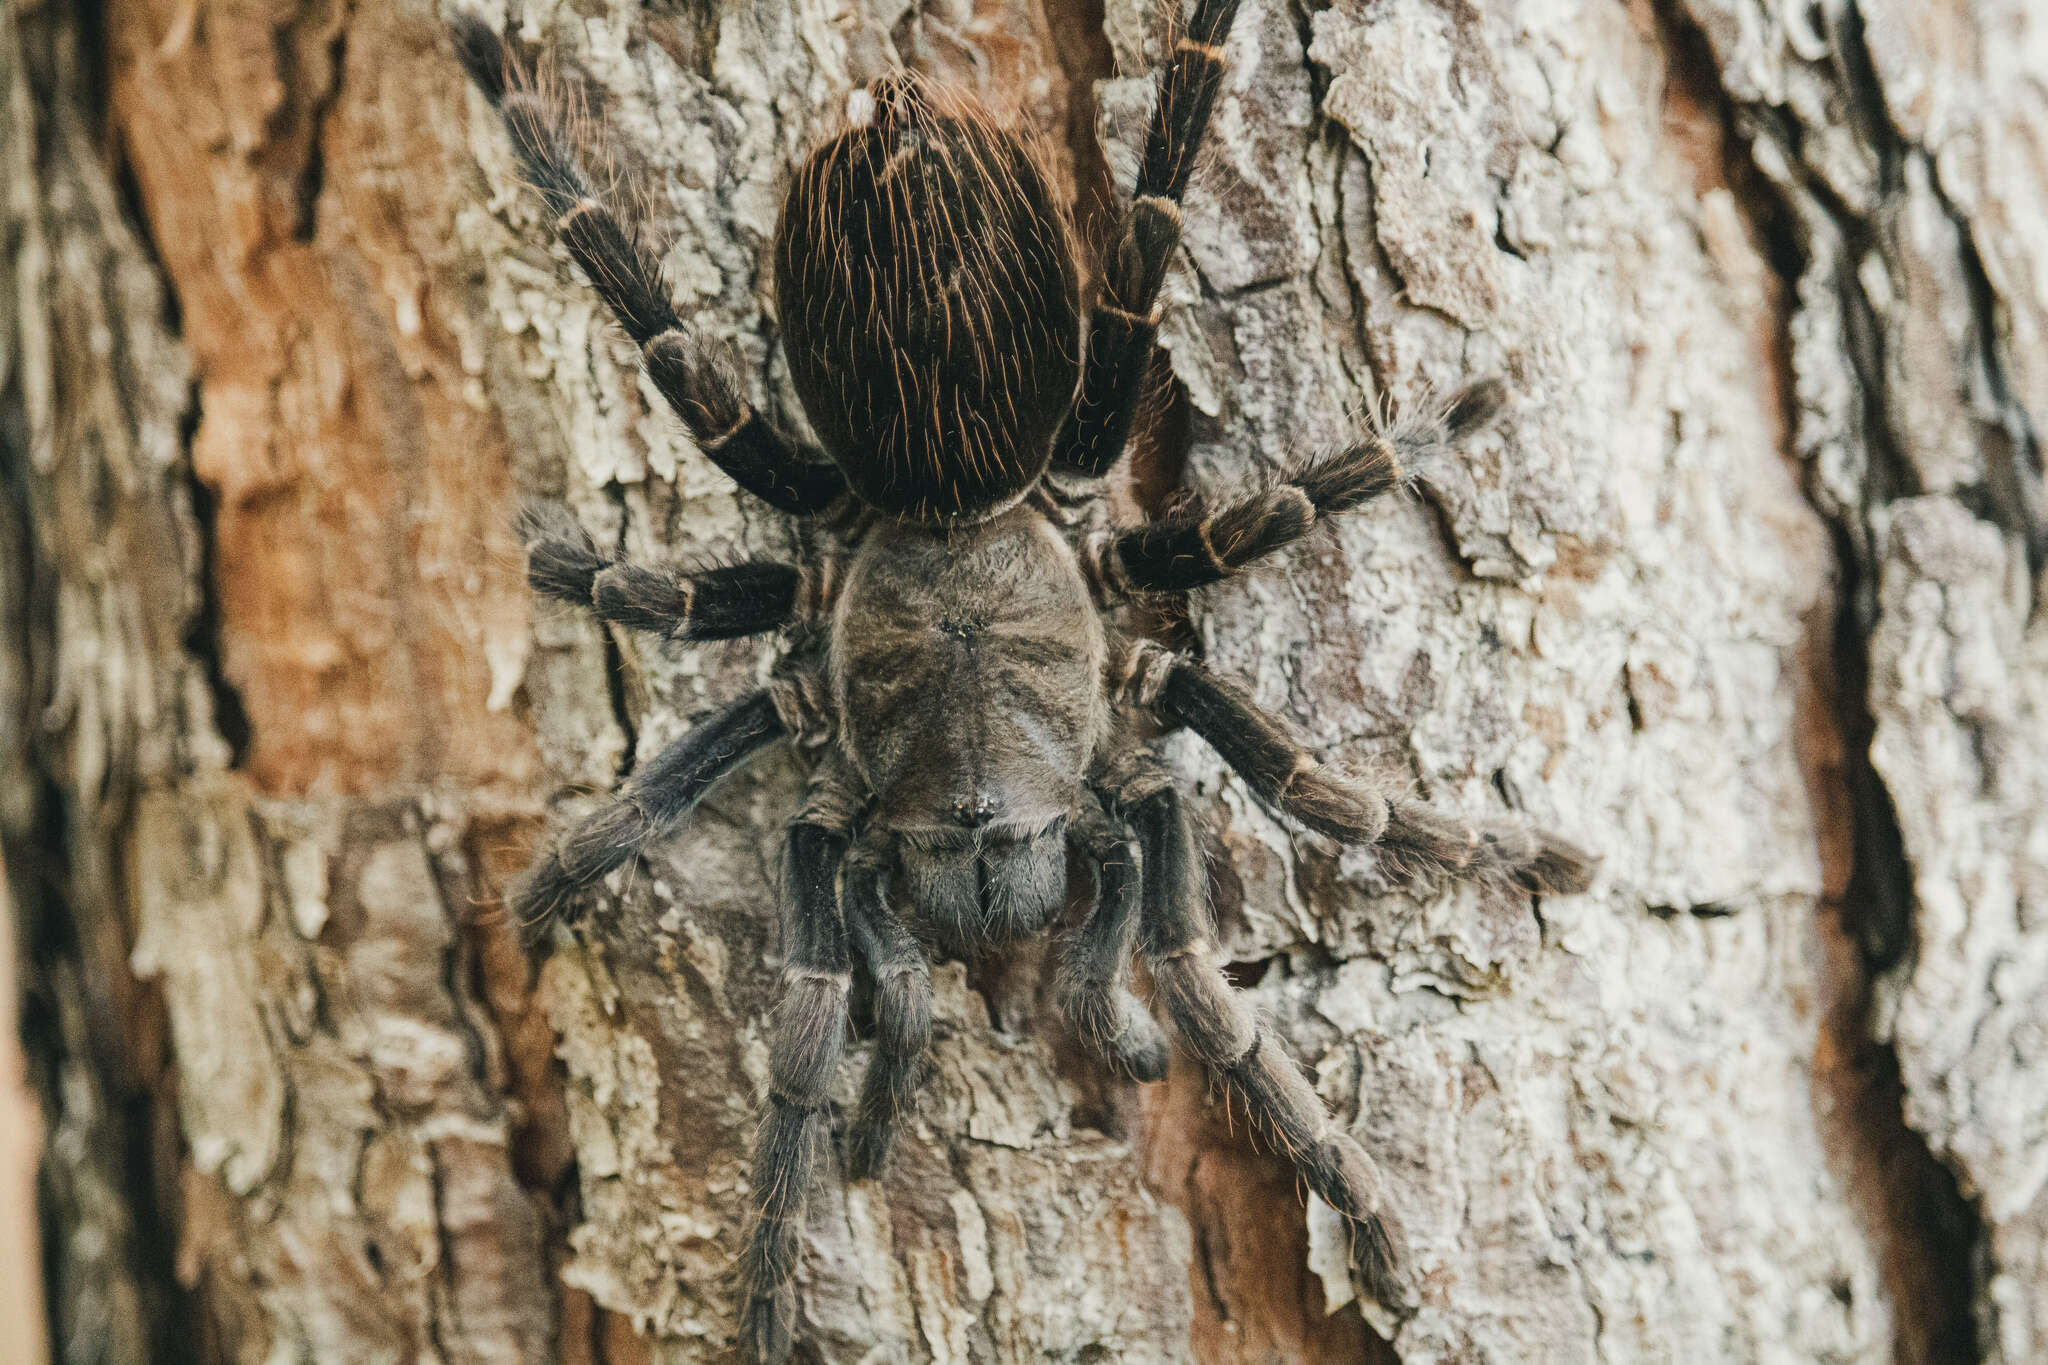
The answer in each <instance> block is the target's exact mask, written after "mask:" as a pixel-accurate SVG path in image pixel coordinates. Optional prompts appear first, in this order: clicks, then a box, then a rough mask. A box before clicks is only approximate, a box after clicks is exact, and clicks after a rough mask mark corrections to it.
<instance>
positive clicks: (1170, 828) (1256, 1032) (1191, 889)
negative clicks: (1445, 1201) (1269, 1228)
mask: <svg viewBox="0 0 2048 1365" xmlns="http://www.w3.org/2000/svg"><path fill="white" fill-rule="evenodd" d="M1105 787H1106V790H1105V791H1104V796H1105V798H1106V799H1107V800H1108V801H1109V802H1110V803H1111V805H1112V808H1113V809H1114V810H1115V811H1116V812H1117V814H1118V815H1120V816H1121V817H1122V818H1123V819H1124V820H1125V821H1126V822H1128V824H1129V826H1130V828H1131V829H1132V831H1133V832H1134V833H1135V834H1136V836H1137V843H1138V847H1139V856H1140V859H1141V866H1142V868H1143V876H1142V882H1143V889H1142V892H1141V895H1140V902H1141V908H1140V911H1139V930H1138V948H1139V951H1140V952H1142V953H1143V954H1144V955H1145V961H1146V963H1147V965H1148V966H1149V967H1150V968H1151V970H1152V983H1153V988H1154V990H1155V991H1156V993H1157V996H1158V999H1159V1002H1160V1004H1161V1005H1162V1006H1163V1007H1164V1009H1165V1011H1166V1017H1167V1018H1168V1020H1169V1021H1170V1022H1171V1023H1172V1025H1173V1028H1174V1031H1175V1032H1176V1033H1177V1034H1178V1035H1179V1037H1180V1041H1181V1045H1182V1046H1183V1047H1184V1048H1186V1049H1187V1051H1188V1053H1189V1054H1190V1055H1191V1056H1193V1057H1194V1058H1195V1060H1196V1061H1198V1062H1200V1063H1201V1064H1202V1065H1203V1066H1204V1067H1206V1068H1207V1069H1208V1071H1209V1073H1210V1074H1211V1075H1212V1076H1214V1077H1215V1078H1216V1079H1217V1080H1218V1081H1219V1082H1221V1083H1222V1084H1223V1085H1224V1086H1225V1087H1227V1088H1228V1089H1229V1091H1230V1092H1231V1093H1232V1094H1234V1095H1235V1096H1237V1097H1238V1098H1239V1099H1241V1100H1242V1101H1243V1103H1244V1106H1245V1110H1246V1112H1247V1113H1248V1114H1249V1115H1250V1117H1251V1119H1252V1122H1253V1123H1254V1124H1255V1125H1256V1126H1257V1127H1258V1129H1259V1130H1260V1131H1261V1132H1262V1133H1264V1134H1265V1135H1266V1136H1267V1137H1268V1138H1269V1139H1271V1140H1272V1141H1273V1143H1274V1144H1275V1145H1276V1146H1277V1147H1278V1148H1279V1149H1280V1151H1281V1153H1282V1154H1283V1155H1285V1156H1286V1157H1287V1159H1288V1160H1289V1161H1290V1162H1292V1163H1293V1164H1294V1169H1295V1171H1296V1172H1297V1173H1298V1174H1299V1175H1300V1176H1301V1178H1302V1179H1303V1180H1304V1181H1305V1182H1306V1183H1307V1184H1308V1187H1309V1188H1310V1189H1312V1190H1314V1191H1315V1192H1316V1194H1317V1195H1318V1196H1319V1197H1320V1198H1321V1199H1322V1201H1323V1202H1324V1203H1326V1204H1328V1205H1329V1206H1330V1207H1331V1208H1332V1209H1334V1210H1336V1212H1337V1214H1338V1215H1339V1216H1340V1217H1341V1218H1342V1219H1343V1220H1344V1225H1345V1228H1346V1230H1347V1232H1348V1233H1349V1234H1350V1240H1351V1258H1352V1263H1353V1264H1354V1265H1356V1266H1357V1267H1358V1269H1359V1273H1360V1274H1361V1275H1363V1276H1364V1277H1365V1282H1366V1285H1367V1287H1368V1288H1369V1289H1370V1290H1371V1291H1372V1293H1373V1295H1374V1297H1376V1298H1377V1299H1379V1301H1380V1302H1382V1303H1384V1304H1390V1305H1391V1304H1399V1303H1403V1302H1406V1301H1407V1296H1406V1291H1405V1290H1404V1289H1403V1287H1402V1285H1401V1283H1400V1281H1399V1279H1398V1278H1397V1277H1396V1274H1395V1270H1394V1264H1395V1260H1396V1252H1395V1249H1394V1248H1395V1233H1394V1230H1393V1228H1392V1227H1391V1226H1390V1224H1389V1221H1388V1217H1387V1214H1386V1211H1385V1209H1384V1208H1383V1207H1382V1205H1383V1203H1384V1200H1383V1198H1382V1190H1381V1180H1380V1173H1379V1168H1378V1167H1376V1166H1375V1165H1374V1164H1373V1161H1372V1158H1371V1157H1369V1156H1367V1155H1366V1154H1365V1149H1364V1148H1363V1147H1360V1146H1359V1145H1358V1143H1357V1141H1356V1140H1355V1139H1353V1138H1352V1137H1351V1135H1350V1134H1349V1133H1348V1132H1346V1131H1345V1130H1344V1128H1343V1126H1342V1125H1340V1124H1339V1123H1338V1122H1337V1121H1336V1120H1335V1119H1333V1118H1332V1117H1331V1116H1330V1113H1329V1111H1328V1110H1327V1109H1326V1108H1325V1107H1324V1106H1323V1102H1322V1099H1321V1097H1319V1096H1318V1095H1317V1094H1316V1092H1315V1090H1314V1088H1313V1087H1312V1086H1310V1085H1309V1083H1308V1081H1307V1079H1306V1078H1305V1077H1304V1076H1303V1075H1302V1073H1301V1068H1300V1066H1299V1065H1298V1064H1296V1062H1295V1061H1294V1059H1293V1058H1292V1057H1290V1056H1288V1054H1287V1052H1286V1050H1285V1049H1284V1048H1283V1047H1282V1046H1281V1044H1280V1041H1279V1040H1278V1039H1277V1038H1276V1037H1275V1036H1274V1035H1273V1031H1272V1029H1271V1028H1270V1026H1268V1025H1267V1024H1266V1023H1265V1022H1263V1021H1262V1020H1260V1019H1259V1018H1258V1017H1257V1016H1256V1015H1254V1014H1253V1012H1252V1011H1251V1010H1250V1009H1249V1008H1247V1007H1246V1004H1245V1000H1244V997H1243V996H1242V995H1241V994H1240V993H1239V992H1238V991H1236V990H1234V989H1232V988H1231V985H1230V982H1229V981H1228V980H1227V979H1226V978H1225V977H1224V975H1223V972H1222V970H1221V969H1220V968H1219V967H1218V966H1217V964H1216V960H1215V957H1216V931H1215V927H1214V924H1213V922H1212V921H1211V918H1210V914H1209V898H1208V894H1207V887H1206V885H1205V882H1204V875H1203V870H1202V864H1201V857H1200V854H1199V852H1198V851H1197V849H1196V847H1195V835H1194V828H1193V826H1192V824H1191V822H1190V821H1189V819H1188V814H1187V811H1186V810H1185V808H1184V807H1183V806H1182V805H1181V799H1180V793H1179V792H1178V791H1176V790H1175V789H1174V786H1173V782H1172V779H1171V778H1170V777H1169V776H1168V775H1167V773H1166V772H1165V770H1164V769H1163V768H1162V767H1161V766H1160V765H1159V764H1158V763H1157V762H1156V761H1153V760H1151V759H1149V757H1144V758H1139V759H1137V760H1136V761H1134V762H1131V763H1128V764H1126V765H1124V766H1123V771H1121V772H1119V773H1116V774H1114V775H1113V776H1111V777H1110V779H1109V780H1108V782H1106V783H1105Z"/></svg>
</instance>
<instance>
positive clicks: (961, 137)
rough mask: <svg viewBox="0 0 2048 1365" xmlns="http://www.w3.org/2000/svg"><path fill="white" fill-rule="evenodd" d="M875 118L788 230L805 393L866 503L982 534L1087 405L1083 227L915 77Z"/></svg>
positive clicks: (1041, 179)
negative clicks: (1082, 387)
mask: <svg viewBox="0 0 2048 1365" xmlns="http://www.w3.org/2000/svg"><path fill="white" fill-rule="evenodd" d="M857 103H858V104H859V105H860V108H861V110H862V112H861V114H860V116H859V117H858V118H857V119H856V120H855V122H854V123H853V126H851V127H849V128H848V129H847V130H846V131H844V132H842V133H840V134H839V135H838V136H837V137H834V138H833V139H832V140H831V141H829V142H827V143H826V144H825V145H824V146H822V147H820V148H819V149H818V150H817V151H816V152H815V153H814V154H812V156H811V157H810V158H809V160H807V161H806V162H805V163H804V164H803V166H802V167H801V168H800V169H799V170H798V171H797V173H796V176H795V177H794V178H793V179H792V181H791V183H790V187H789V194H788V198H787V199H786V200H785V201H784V204H783V210H782V218H781V221H780V223H779V224H778V225H777V228H776V234H775V292H776V298H777V302H778V306H779V311H780V313H781V319H782V344H783V352H784V354H785V355H786V356H787V357H788V359H789V369H790V377H791V378H792V379H793V380H794V381H795V384H796V388H797V392H798V394H799V395H800V396H801V398H802V399H803V404H804V411H805V413H806V415H807V416H808V417H809V418H810V422H811V426H812V428H813V429H814V430H815V431H816V432H817V434H818V437H819V439H820V440H821V441H822V442H823V443H824V445H825V447H826V450H827V451H828V452H829V453H830V454H831V456H832V458H833V460H834V461H835V462H836V463H837V464H838V465H839V467H840V469H841V470H842V471H843V472H844V473H845V475H846V479H847V482H848V483H849V484H850V485H851V486H852V488H853V491H854V492H855V493H856V494H857V495H858V496H859V497H860V498H861V499H862V500H863V501H865V502H867V503H868V504H869V505H870V506H873V507H876V508H878V509H880V510H881V511H883V512H886V513H888V514H889V515H890V516H893V517H902V518H907V519H909V520H913V521H918V522H921V523H924V524H927V525H943V524H951V523H961V522H971V521H976V520H979V519H981V518H983V517H986V516H989V515H991V514H993V513H995V512H997V511H1000V510H1001V509H1002V508H1004V507H1006V506H1009V505H1010V504H1011V503H1014V502H1015V501H1016V500H1017V499H1019V498H1021V497H1022V496H1023V495H1024V493H1025V492H1026V491H1027V490H1028V489H1029V488H1030V487H1031V485H1032V484H1033V483H1034V482H1036V480H1037V479H1038V476H1039V475H1040V474H1041V473H1042V472H1044V470H1045V467H1046V464H1047V462H1048V461H1049V460H1050V459H1051V454H1052V439H1053V435H1054V432H1055V430H1056V429H1057V428H1058V427H1059V424H1060V422H1061V420H1062V418H1063V417H1064V416H1065V414H1066V412H1067V409H1068V406H1069V404H1070V403H1071V402H1072V399H1073V395H1074V388H1075V383H1076V380H1077V379H1078V377H1079V374H1080V332H1081V311H1080V298H1079V290H1078V283H1077V275H1076V271H1075V267H1074V259H1073V247H1072V243H1071V241H1070V240H1069V233H1068V225H1067V218H1066V213H1065V210H1064V208H1063V207H1062V206H1061V205H1060V203H1059V202H1058V200H1057V199H1056V198H1055V196H1054V194H1053V190H1052V183H1051V181H1050V179H1049V177H1048V176H1047V174H1046V172H1045V169H1044V167H1043V166H1042V165H1041V164H1040V157H1039V154H1038V153H1037V151H1036V150H1035V147H1034V144H1033V143H1032V142H1030V141H1027V140H1026V139H1025V138H1023V137H1020V136H1019V135H1017V134H1016V133H1013V132H1011V131H1010V130H1008V129H1006V128H1003V127H1000V126H998V125H997V124H996V123H995V122H994V121H993V120H991V119H990V117H989V116H988V114H987V113H986V112H984V111H983V110H981V109H980V108H979V107H978V106H976V105H975V104H974V103H973V102H972V101H971V100H970V99H969V98H968V97H967V96H966V95H965V94H964V93H962V92H959V91H954V90H947V89H943V88H939V87H934V86H932V85H929V84H927V83H926V82H924V81H922V80H920V79H919V78H917V77H915V76H909V75H901V76H895V77H891V78H890V79H887V80H884V81H879V82H877V83H876V84H875V85H873V86H871V87H870V88H869V89H868V90H866V91H863V92H861V94H860V96H859V99H858V101H857Z"/></svg>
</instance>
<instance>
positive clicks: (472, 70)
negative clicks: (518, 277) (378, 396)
mask: <svg viewBox="0 0 2048 1365" xmlns="http://www.w3.org/2000/svg"><path fill="white" fill-rule="evenodd" d="M449 33H450V37H451V39H452V40H453V43H454V48H455V55H456V56H457V58H458V59H460V61H461V62H462V65H463V67H464V69H465V70H467V71H468V73H469V77H470V79H471V80H472V81H473V82H475V84H476V87H477V89H478V90H479V91H481V92H482V93H483V95H484V97H485V98H486V99H488V100H489V101H490V102H491V104H492V106H493V107H495V108H496V109H497V111H498V113H499V115H500V116H501V117H502V118H503V119H504V122H505V129H506V131H507V132H508V133H509V134H510V135H511V139H512V148H513V150H514V152H516V153H517V154H518V157H519V162H520V165H521V166H522V168H523V169H524V170H525V172H526V178H527V180H528V181H530V182H531V183H532V185H533V187H534V188H535V189H536V190H537V191H538V192H539V193H540V196H541V199H542V200H543V202H545V203H546V205H547V208H548V212H549V213H551V214H553V215H554V217H555V231H556V234H557V235H558V236H559V237H560V238H561V239H562V245H563V246H565V247H567V248H568V250H569V254H570V255H571V256H572V257H574V258H575V260H576V264H577V265H579V266H581V267H582V269H583V275H584V278H585V279H587V280H588V281H589V282H590V285H591V287H592V288H593V289H595V290H596V291H597V293H598V296H599V297H600V298H602V299H603V300H604V301H605V305H606V306H607V307H608V308H610V309H611V311H612V316H614V317H615V318H617V319H618V322H619V326H620V327H622V328H624V329H625V332H626V335H628V336H630V337H631V338H632V339H633V344H634V345H635V346H638V347H639V348H640V359H641V363H642V364H643V365H644V366H645V367H646V369H647V376H648V378H650V379H652V380H653V381H654V387H655V388H657V389H659V390H660V391H661V395H662V397H663V398H666V399H667V400H668V403H669V406H670V407H672V408H674V409H675V410H676V413H677V415H678V416H680V417H681V418H682V419H683V423H684V425H685V426H687V427H689V429H690V435H691V436H692V437H693V438H694V439H695V440H696V442H697V446H698V448H699V449H701V450H702V451H703V452H704V453H705V454H706V455H707V456H709V457H710V458H711V460H712V462H713V463H714V464H716V465H717V466H718V467H719V468H720V469H723V470H724V471H725V472H726V473H727V474H728V475H730V476H731V477H732V480H733V481H734V482H735V483H737V484H739V486H740V487H742V488H744V489H746V490H747V491H748V492H749V493H752V494H753V495H754V496H756V497H758V498H760V499H761V500H762V501H764V502H766V503H768V504H769V505H770V506H773V507H777V508H780V509H781V510H782V511H784V512H788V513H790V514H792V515H795V516H809V515H812V514H814V513H817V512H822V511H824V510H825V509H826V508H828V507H831V506H832V505H833V504H835V503H837V502H838V501H839V499H840V498H841V497H842V496H844V494H845V492H846V480H845V479H844V478H843V477H842V476H841V475H840V473H839V470H838V468H837V467H836V466H834V465H831V464H828V463H825V462H824V461H822V460H817V459H812V458H807V457H806V456H805V454H804V453H803V452H801V451H800V450H799V449H798V447H797V446H796V444H795V443H794V442H792V441H791V440H790V439H789V438H788V437H787V436H785V435H783V434H782V433H781V432H780V431H777V430H776V429H775V427H774V426H773V425H771V424H770V423H769V422H768V420H767V419H766V418H764V417H762V416H761V414H760V413H758V412H756V411H755V410H754V409H753V407H752V405H750V404H749V403H748V402H747V401H746V398H745V396H744V393H743V390H742V387H741V383H740V378H739V374H738V371H737V370H736V368H735V367H734V365H733V362H732V358H731V356H730V354H729V353H728V351H727V350H726V349H725V348H724V347H722V346H719V345H717V344H716V343H713V342H710V341H708V340H706V339H705V338H703V337H701V336H698V335H696V334H694V333H691V332H687V331H685V330H684V328H683V324H682V319H681V318H680V317H678V316H677V314H676V310H675V305H674V304H673V303H672V302H671V296H670V293H669V287H668V281H667V279H666V278H665V276H664V274H663V271H662V268H661V262H660V260H659V259H658V258H657V257H656V256H655V254H654V252H653V251H651V250H650V249H649V248H648V247H647V245H646V244H645V243H644V242H642V241H641V240H640V239H639V237H638V235H637V234H636V233H635V232H634V231H633V229H632V228H631V227H630V226H629V225H628V224H627V223H625V222H624V221H622V220H621V218H620V217H619V215H618V213H617V212H616V211H615V210H614V209H613V208H612V207H611V206H610V205H608V204H606V203H605V202H604V200H603V198H602V197H601V196H599V195H598V193H597V191H596V190H595V189H594V188H593V187H592V186H591V184H590V179H589V177H588V176H586V175H585V174H584V171H583V167H582V166H581V165H580V164H579V163H578V161H577V158H576V153H575V152H574V151H573V150H572V147H573V141H572V138H571V132H570V122H571V120H570V117H569V114H568V112H567V111H566V110H564V109H563V108H561V107H559V105H557V104H556V103H553V102H551V101H549V100H548V99H546V98H545V97H544V96H543V94H542V92H541V91H540V90H539V89H537V88H536V87H535V85H534V82H533V81H532V79H531V77H530V76H529V74H528V73H527V72H526V71H525V69H524V68H523V66H522V65H521V63H520V62H519V60H518V59H517V58H516V57H514V56H513V55H512V54H511V53H510V52H508V51H507V50H506V47H505V42H504V39H502V38H501V37H500V36H499V35H498V33H497V32H496V31H495V30H494V29H492V28H491V27H490V26H489V25H488V24H486V23H485V22H484V21H483V20H482V19H481V18H479V17H478V16H477V15H475V14H469V13H463V14H458V15H457V16H456V17H455V18H454V19H453V20H451V21H450V23H449Z"/></svg>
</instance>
